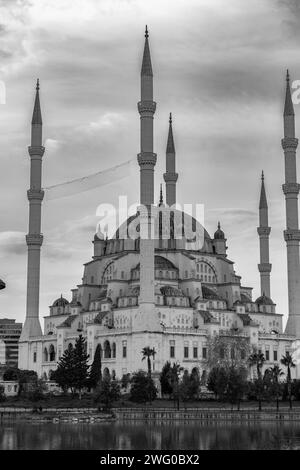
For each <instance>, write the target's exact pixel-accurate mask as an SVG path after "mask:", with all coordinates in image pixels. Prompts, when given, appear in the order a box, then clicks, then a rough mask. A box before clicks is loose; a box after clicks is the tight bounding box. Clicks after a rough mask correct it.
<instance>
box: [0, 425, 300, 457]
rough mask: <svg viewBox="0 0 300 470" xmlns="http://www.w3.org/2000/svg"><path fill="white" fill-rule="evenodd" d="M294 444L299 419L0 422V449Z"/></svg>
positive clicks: (299, 439)
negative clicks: (245, 422) (235, 421)
mask: <svg viewBox="0 0 300 470" xmlns="http://www.w3.org/2000/svg"><path fill="white" fill-rule="evenodd" d="M5 449H6V450H13V449H45V450H48V449H53V450H55V449H57V450H58V449H73V450H75V449H87V450H92V449H94V450H102V449H109V450H113V449H114V450H117V449H119V450H124V449H131V450H135V449H139V450H149V449H153V450H160V449H162V450H184V449H194V450H204V449H206V450H207V449H215V450H216V449H233V450H235V449H236V450H237V449H243V450H245V449H253V450H254V449H300V423H288V424H287V423H284V424H282V423H276V422H274V423H261V424H251V423H249V424H244V425H240V424H228V423H209V422H203V421H193V422H189V423H186V422H182V421H172V422H164V423H158V422H151V421H145V422H144V421H135V422H132V421H127V422H121V421H117V422H111V423H92V424H88V423H60V424H54V423H42V424H41V423H38V424H34V423H24V422H7V423H0V450H5Z"/></svg>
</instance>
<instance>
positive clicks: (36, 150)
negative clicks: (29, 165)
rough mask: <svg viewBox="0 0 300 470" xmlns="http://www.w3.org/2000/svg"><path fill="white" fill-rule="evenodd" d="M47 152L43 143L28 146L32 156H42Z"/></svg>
mask: <svg viewBox="0 0 300 470" xmlns="http://www.w3.org/2000/svg"><path fill="white" fill-rule="evenodd" d="M44 152H45V147H43V146H42V145H38V146H32V145H31V146H30V147H28V153H29V155H30V156H31V157H42V156H43V155H44Z"/></svg>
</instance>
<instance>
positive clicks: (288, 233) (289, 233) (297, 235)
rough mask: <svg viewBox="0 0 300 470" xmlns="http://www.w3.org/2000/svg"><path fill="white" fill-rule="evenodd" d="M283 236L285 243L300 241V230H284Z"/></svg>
mask: <svg viewBox="0 0 300 470" xmlns="http://www.w3.org/2000/svg"><path fill="white" fill-rule="evenodd" d="M283 236H284V239H285V241H286V242H287V241H297V242H299V241H300V230H298V229H288V230H284V232H283Z"/></svg>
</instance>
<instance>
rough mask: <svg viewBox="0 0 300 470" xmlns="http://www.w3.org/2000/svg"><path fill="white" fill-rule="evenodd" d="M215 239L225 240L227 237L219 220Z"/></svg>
mask: <svg viewBox="0 0 300 470" xmlns="http://www.w3.org/2000/svg"><path fill="white" fill-rule="evenodd" d="M214 239H215V240H224V239H225V234H224V232H223V230H221V224H220V222H218V230H217V231H216V232H215V234H214Z"/></svg>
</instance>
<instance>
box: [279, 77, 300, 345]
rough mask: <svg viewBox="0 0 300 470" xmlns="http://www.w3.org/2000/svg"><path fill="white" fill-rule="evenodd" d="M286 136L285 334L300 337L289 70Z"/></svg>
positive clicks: (299, 268) (294, 144)
mask: <svg viewBox="0 0 300 470" xmlns="http://www.w3.org/2000/svg"><path fill="white" fill-rule="evenodd" d="M283 119H284V138H283V139H282V141H281V143H282V148H283V150H284V161H285V184H284V185H283V186H282V189H283V192H284V194H285V204H286V230H285V231H284V239H285V241H286V246H287V270H288V299H289V316H288V322H287V325H286V333H288V334H292V335H296V336H297V338H300V266H299V241H300V231H299V225H298V194H299V185H298V183H297V169H296V149H297V145H298V139H296V138H295V113H294V106H293V102H292V97H291V89H290V78H289V72H288V71H287V75H286V96H285V105H284V113H283Z"/></svg>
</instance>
